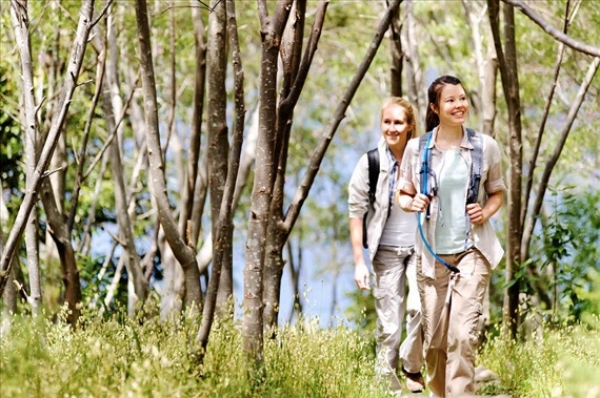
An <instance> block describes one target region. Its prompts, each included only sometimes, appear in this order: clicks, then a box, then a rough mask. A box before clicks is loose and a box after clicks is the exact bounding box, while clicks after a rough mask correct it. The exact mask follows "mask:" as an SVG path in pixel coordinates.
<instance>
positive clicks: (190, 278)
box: [135, 0, 202, 311]
mask: <svg viewBox="0 0 600 398" xmlns="http://www.w3.org/2000/svg"><path fill="white" fill-rule="evenodd" d="M135 12H136V21H137V28H138V41H139V50H140V63H141V68H142V89H143V93H144V113H145V120H146V129H145V130H146V143H147V150H148V159H149V164H148V176H149V186H150V190H151V192H152V195H153V196H154V198H155V200H156V204H157V207H158V220H159V222H160V224H161V226H162V228H163V230H164V232H165V239H166V240H167V241H168V243H169V246H170V247H171V249H172V250H173V253H174V255H175V257H176V258H177V260H178V261H179V263H180V264H181V267H182V268H183V272H184V274H185V296H184V305H186V306H187V307H188V308H190V309H192V311H197V310H198V308H199V306H200V305H201V303H202V296H201V294H200V274H199V272H198V264H197V262H196V257H195V253H194V249H193V248H191V247H189V246H187V245H186V242H185V241H184V240H183V239H182V237H181V235H180V234H179V230H178V227H177V223H176V222H175V219H174V217H173V214H172V211H171V208H170V204H169V198H168V196H167V192H168V191H167V187H166V182H165V176H164V164H163V158H162V151H161V145H160V136H159V129H158V106H157V102H156V81H155V78H154V66H153V64H152V45H151V43H150V28H149V25H148V9H147V6H146V1H145V0H136V2H135Z"/></svg>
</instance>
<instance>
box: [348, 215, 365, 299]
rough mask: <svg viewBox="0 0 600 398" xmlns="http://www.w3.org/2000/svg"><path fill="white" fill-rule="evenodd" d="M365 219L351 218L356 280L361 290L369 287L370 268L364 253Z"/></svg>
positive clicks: (351, 239) (351, 238)
mask: <svg viewBox="0 0 600 398" xmlns="http://www.w3.org/2000/svg"><path fill="white" fill-rule="evenodd" d="M362 242H363V219H362V218H350V243H351V244H352V254H353V255H354V282H356V286H358V288H359V289H361V290H366V289H369V270H368V269H367V266H366V264H365V257H364V255H363V246H362Z"/></svg>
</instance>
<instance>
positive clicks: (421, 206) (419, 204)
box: [410, 193, 430, 213]
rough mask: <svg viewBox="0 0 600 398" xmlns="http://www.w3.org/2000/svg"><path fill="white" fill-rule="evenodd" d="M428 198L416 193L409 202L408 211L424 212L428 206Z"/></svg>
mask: <svg viewBox="0 0 600 398" xmlns="http://www.w3.org/2000/svg"><path fill="white" fill-rule="evenodd" d="M429 203H430V200H429V198H428V197H427V196H426V195H423V194H421V193H418V194H416V195H415V196H414V197H413V198H412V201H411V203H410V211H416V212H420V213H421V212H424V211H425V210H426V209H427V206H429Z"/></svg>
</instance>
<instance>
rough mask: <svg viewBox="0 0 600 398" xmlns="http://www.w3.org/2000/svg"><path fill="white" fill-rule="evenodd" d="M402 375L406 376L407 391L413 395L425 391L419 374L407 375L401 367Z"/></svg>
mask: <svg viewBox="0 0 600 398" xmlns="http://www.w3.org/2000/svg"><path fill="white" fill-rule="evenodd" d="M402 373H404V376H406V388H408V391H410V392H414V393H417V392H423V390H424V389H425V381H424V380H423V375H422V374H421V372H417V373H409V372H407V371H406V370H405V369H404V367H402Z"/></svg>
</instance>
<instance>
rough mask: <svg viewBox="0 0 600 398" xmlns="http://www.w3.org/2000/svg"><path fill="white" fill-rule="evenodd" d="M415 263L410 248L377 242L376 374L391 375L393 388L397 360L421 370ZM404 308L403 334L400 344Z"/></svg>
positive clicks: (419, 315) (403, 364)
mask: <svg viewBox="0 0 600 398" xmlns="http://www.w3.org/2000/svg"><path fill="white" fill-rule="evenodd" d="M415 263H416V256H415V255H414V252H413V250H412V248H392V247H387V246H380V247H379V248H378V250H377V254H376V255H375V258H374V259H373V272H374V274H375V275H374V287H373V296H374V297H375V310H376V312H377V362H376V365H375V366H376V372H377V374H378V375H380V376H385V377H389V378H390V379H392V389H399V388H400V385H399V382H398V380H397V378H396V377H395V375H396V372H397V370H398V365H399V362H401V365H402V366H403V367H404V368H405V369H406V370H407V371H408V372H410V373H417V372H420V371H421V367H422V366H423V331H422V329H421V303H420V299H419V295H418V288H417V286H416V264H415ZM407 280H408V289H409V292H408V295H407V293H406V291H407V289H406V281H407ZM405 309H406V311H405ZM405 312H406V314H407V319H406V338H405V339H404V341H403V342H402V345H400V341H401V339H402V325H403V323H404V314H405Z"/></svg>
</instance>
